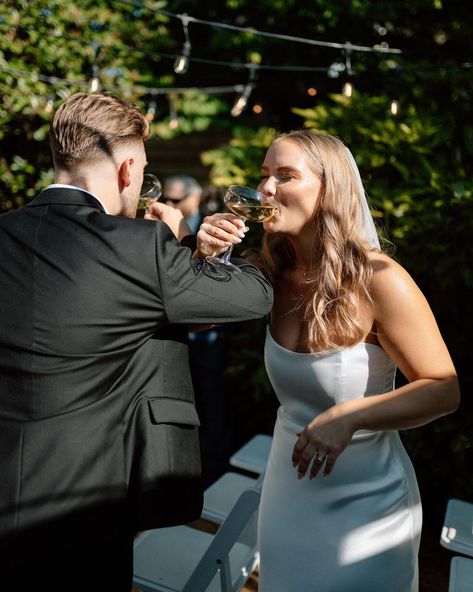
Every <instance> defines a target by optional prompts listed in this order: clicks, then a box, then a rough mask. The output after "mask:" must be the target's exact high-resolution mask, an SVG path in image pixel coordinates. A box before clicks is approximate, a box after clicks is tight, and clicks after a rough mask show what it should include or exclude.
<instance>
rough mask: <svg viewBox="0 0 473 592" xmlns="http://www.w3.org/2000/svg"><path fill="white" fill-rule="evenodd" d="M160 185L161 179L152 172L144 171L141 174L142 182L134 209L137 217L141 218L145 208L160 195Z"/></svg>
mask: <svg viewBox="0 0 473 592" xmlns="http://www.w3.org/2000/svg"><path fill="white" fill-rule="evenodd" d="M161 194H162V186H161V181H160V180H159V179H158V177H156V175H153V174H152V173H146V174H144V175H143V183H142V185H141V190H140V198H139V200H138V206H137V211H136V214H137V215H136V217H137V218H143V216H144V215H145V213H146V210H147V208H148V206H149V205H150V204H152V203H153V202H155V201H158V199H159V198H160V197H161Z"/></svg>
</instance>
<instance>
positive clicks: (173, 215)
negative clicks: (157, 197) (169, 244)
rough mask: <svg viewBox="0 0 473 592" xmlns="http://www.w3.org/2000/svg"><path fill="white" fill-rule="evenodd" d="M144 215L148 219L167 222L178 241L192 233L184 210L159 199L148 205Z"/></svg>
mask: <svg viewBox="0 0 473 592" xmlns="http://www.w3.org/2000/svg"><path fill="white" fill-rule="evenodd" d="M144 217H145V219H146V220H161V222H164V223H165V224H167V225H168V226H169V228H170V229H171V231H172V233H173V234H174V236H175V237H176V238H177V240H178V241H181V240H182V239H183V238H184V237H185V236H187V235H188V234H192V230H191V229H190V228H189V226H188V225H187V222H186V221H185V220H184V216H183V215H182V212H181V211H180V210H178V209H177V208H173V207H172V206H167V205H166V204H164V203H161V202H159V201H157V202H153V203H151V204H150V205H149V206H148V208H147V210H146V214H145V216H144Z"/></svg>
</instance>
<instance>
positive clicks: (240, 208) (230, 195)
mask: <svg viewBox="0 0 473 592" xmlns="http://www.w3.org/2000/svg"><path fill="white" fill-rule="evenodd" d="M266 200H267V198H266V196H265V195H264V194H263V193H261V192H260V191H256V189H252V188H251V187H245V186H244V185H230V187H229V188H228V189H227V191H226V192H225V195H224V198H223V201H224V202H225V204H226V206H227V208H228V209H229V210H231V211H232V212H233V213H234V214H236V215H237V216H240V218H243V219H244V220H247V221H248V222H265V221H266V220H269V219H270V218H271V217H272V216H273V215H274V212H275V210H276V208H275V207H274V206H272V205H270V204H268V203H265V202H266Z"/></svg>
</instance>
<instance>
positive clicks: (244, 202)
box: [205, 185, 276, 273]
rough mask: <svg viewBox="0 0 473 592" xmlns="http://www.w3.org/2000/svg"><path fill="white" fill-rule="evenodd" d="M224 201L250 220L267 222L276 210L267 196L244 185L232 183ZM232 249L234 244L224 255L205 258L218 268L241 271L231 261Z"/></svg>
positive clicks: (232, 209) (230, 207)
mask: <svg viewBox="0 0 473 592" xmlns="http://www.w3.org/2000/svg"><path fill="white" fill-rule="evenodd" d="M223 201H224V203H225V205H226V206H227V208H228V209H229V210H231V211H232V212H233V213H234V214H236V215H237V216H240V218H242V219H243V220H247V221H248V222H265V221H266V220H269V219H270V218H271V217H272V216H273V214H274V212H275V211H276V208H275V207H274V206H272V205H270V204H268V203H266V202H267V197H266V196H265V195H263V194H262V193H261V192H259V191H256V189H252V188H251V187H246V186H244V185H230V187H229V188H228V189H227V191H226V192H225V195H224V197H223ZM232 251H233V245H230V247H228V249H227V250H226V251H225V253H224V254H223V255H222V256H220V257H215V256H212V257H206V259H205V260H206V261H207V263H209V264H210V265H212V266H214V267H216V268H218V269H225V270H227V271H232V272H233V273H241V270H240V268H239V267H237V266H236V265H233V263H231V262H230V255H231V254H232Z"/></svg>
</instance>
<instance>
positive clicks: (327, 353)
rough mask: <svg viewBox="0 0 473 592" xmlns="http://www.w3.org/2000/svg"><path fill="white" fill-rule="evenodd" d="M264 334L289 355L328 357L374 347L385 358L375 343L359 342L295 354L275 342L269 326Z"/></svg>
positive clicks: (380, 348) (381, 349)
mask: <svg viewBox="0 0 473 592" xmlns="http://www.w3.org/2000/svg"><path fill="white" fill-rule="evenodd" d="M266 333H267V335H268V336H269V338H270V340H271V341H272V342H273V344H274V345H275V346H276V347H277V348H279V349H280V350H282V351H285V352H287V353H289V354H293V355H295V356H315V357H319V356H320V357H322V356H330V355H334V354H337V353H340V352H341V351H343V350H347V349H355V348H357V347H363V346H364V347H365V349H367V348H370V347H374V348H376V349H378V350H380V351H382V352H383V353H384V354H385V355H386V356H387V354H386V352H385V351H384V349H383V348H382V347H381V346H379V345H376V343H367V342H366V341H360V342H358V343H355V345H349V346H347V347H344V348H341V349H335V348H332V349H325V350H322V351H319V352H314V353H312V352H296V351H294V350H292V349H288V348H287V347H284V346H283V345H281V344H280V343H279V342H278V341H276V339H275V338H274V337H273V335H272V333H271V329H270V327H269V326H267V327H266Z"/></svg>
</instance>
